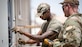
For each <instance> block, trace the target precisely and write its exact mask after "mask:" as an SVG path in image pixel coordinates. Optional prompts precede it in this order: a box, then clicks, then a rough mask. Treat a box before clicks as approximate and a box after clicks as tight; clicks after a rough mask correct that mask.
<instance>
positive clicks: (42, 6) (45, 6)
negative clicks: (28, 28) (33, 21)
mask: <svg viewBox="0 0 82 47" xmlns="http://www.w3.org/2000/svg"><path fill="white" fill-rule="evenodd" d="M49 9H50V6H49V5H48V4H47V3H41V4H40V5H39V6H38V8H37V15H38V16H42V15H43V13H45V12H47V10H49Z"/></svg>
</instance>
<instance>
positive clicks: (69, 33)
mask: <svg viewBox="0 0 82 47" xmlns="http://www.w3.org/2000/svg"><path fill="white" fill-rule="evenodd" d="M63 38H64V39H65V43H70V44H73V45H75V46H79V45H80V42H81V29H80V25H79V23H78V22H77V20H75V19H70V20H68V21H67V25H66V27H65V30H64V33H63Z"/></svg>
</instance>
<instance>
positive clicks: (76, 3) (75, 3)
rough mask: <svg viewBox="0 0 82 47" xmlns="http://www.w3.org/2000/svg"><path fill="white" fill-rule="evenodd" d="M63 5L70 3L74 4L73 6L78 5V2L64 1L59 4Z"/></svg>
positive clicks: (75, 0) (76, 0) (74, 0)
mask: <svg viewBox="0 0 82 47" xmlns="http://www.w3.org/2000/svg"><path fill="white" fill-rule="evenodd" d="M64 3H71V4H74V5H79V0H64V1H63V2H61V3H60V4H64Z"/></svg>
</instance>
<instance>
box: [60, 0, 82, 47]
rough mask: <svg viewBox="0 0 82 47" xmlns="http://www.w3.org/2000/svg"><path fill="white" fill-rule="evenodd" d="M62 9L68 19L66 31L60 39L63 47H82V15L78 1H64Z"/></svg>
mask: <svg viewBox="0 0 82 47" xmlns="http://www.w3.org/2000/svg"><path fill="white" fill-rule="evenodd" d="M61 4H62V9H63V12H64V14H65V16H66V17H68V18H67V20H66V21H65V23H64V30H63V31H62V32H60V34H59V39H60V41H61V42H63V43H62V45H63V46H62V47H82V46H81V43H82V42H81V41H82V40H81V38H82V14H80V13H79V12H78V6H79V1H78V0H64V2H62V3H61Z"/></svg>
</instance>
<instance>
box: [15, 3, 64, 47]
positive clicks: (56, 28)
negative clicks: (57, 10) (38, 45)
mask: <svg viewBox="0 0 82 47" xmlns="http://www.w3.org/2000/svg"><path fill="white" fill-rule="evenodd" d="M37 13H38V16H40V18H41V19H43V20H46V22H44V23H43V24H42V27H41V30H40V31H39V33H38V35H32V34H30V33H28V32H23V31H21V30H20V29H19V27H15V28H14V29H13V30H15V31H16V32H19V33H22V34H24V35H26V36H27V37H29V38H31V39H33V40H32V41H31V43H32V42H42V47H48V45H46V44H45V43H44V39H46V38H48V39H50V40H53V39H55V38H56V37H57V36H58V34H59V32H60V31H61V30H62V28H63V25H62V23H60V22H59V21H57V20H56V19H55V18H54V16H53V15H52V14H51V13H50V6H49V5H48V4H46V3H41V4H40V5H39V6H38V8H37ZM28 42H29V43H30V40H29V41H28Z"/></svg>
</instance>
